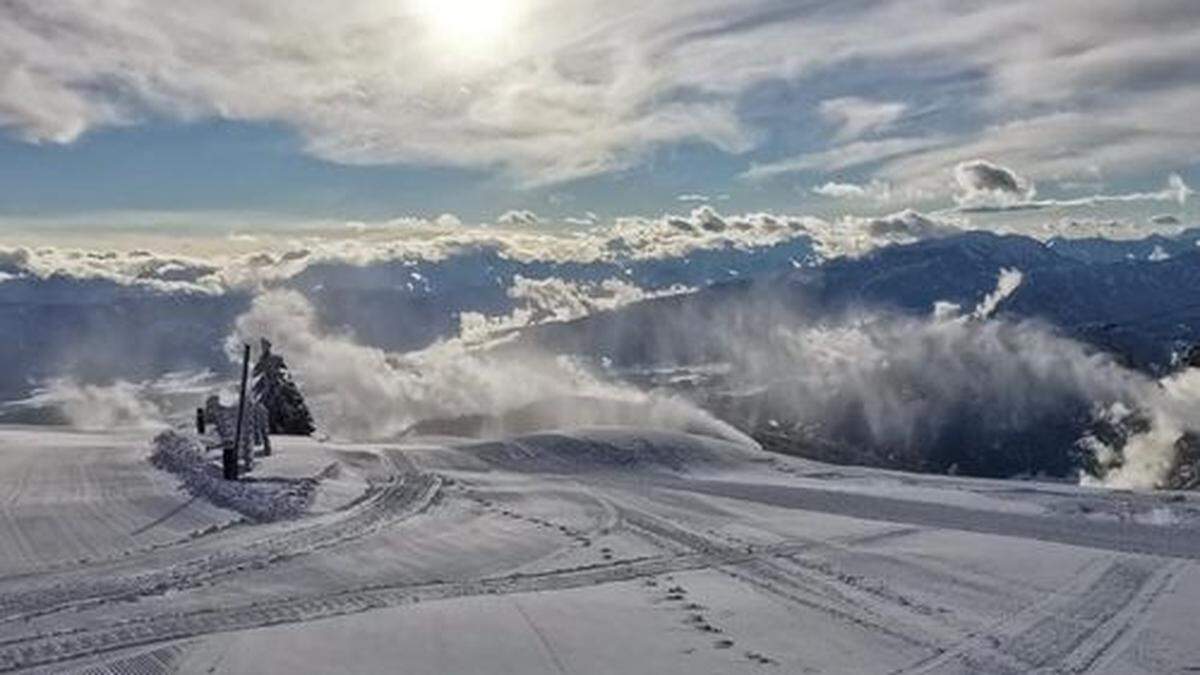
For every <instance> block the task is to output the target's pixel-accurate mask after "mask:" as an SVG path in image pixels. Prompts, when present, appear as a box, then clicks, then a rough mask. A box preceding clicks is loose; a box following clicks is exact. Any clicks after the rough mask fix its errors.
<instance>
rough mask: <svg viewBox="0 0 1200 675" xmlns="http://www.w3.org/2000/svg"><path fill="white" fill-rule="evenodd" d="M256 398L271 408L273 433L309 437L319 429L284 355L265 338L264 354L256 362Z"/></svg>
mask: <svg viewBox="0 0 1200 675" xmlns="http://www.w3.org/2000/svg"><path fill="white" fill-rule="evenodd" d="M254 398H255V399H256V400H257V401H259V402H260V403H262V404H263V405H264V406H266V408H267V421H268V424H269V427H270V432H271V433H272V434H283V435H289V436H308V435H309V434H311V433H312V432H314V431H316V426H315V425H314V424H313V419H312V414H310V413H309V412H308V405H306V404H305V403H304V397H303V396H301V395H300V389H299V388H298V387H297V386H296V383H295V382H294V381H293V380H292V375H291V373H289V372H288V367H287V364H286V363H284V362H283V357H282V356H279V355H278V354H274V353H272V352H271V343H270V342H269V341H267V340H266V339H263V340H262V354H261V355H260V356H259V357H258V363H255V364H254Z"/></svg>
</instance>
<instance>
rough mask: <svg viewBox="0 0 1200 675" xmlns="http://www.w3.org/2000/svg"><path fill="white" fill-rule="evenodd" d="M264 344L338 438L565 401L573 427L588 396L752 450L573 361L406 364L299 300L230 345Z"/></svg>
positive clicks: (263, 317)
mask: <svg viewBox="0 0 1200 675" xmlns="http://www.w3.org/2000/svg"><path fill="white" fill-rule="evenodd" d="M260 337H265V338H267V339H269V340H270V341H271V342H272V343H273V345H274V349H275V351H277V352H278V353H279V354H281V355H283V357H284V358H285V359H287V362H288V366H289V368H290V370H291V372H292V373H293V375H294V377H295V379H296V381H297V383H298V384H299V386H300V388H301V390H302V391H303V392H304V393H305V396H306V397H307V398H308V399H309V402H310V404H311V405H312V407H313V409H314V416H315V417H316V418H317V424H318V425H319V426H321V427H322V429H323V430H324V431H326V432H328V433H330V434H332V435H334V436H338V437H344V438H354V439H367V438H375V439H378V438H387V437H391V436H395V435H396V434H398V433H400V432H402V431H404V430H405V429H407V428H409V427H410V426H412V425H413V424H414V423H416V422H419V421H422V420H430V419H447V418H455V417H461V416H465V415H499V414H502V413H504V412H507V411H511V410H513V409H516V408H519V407H521V406H525V405H529V404H532V403H535V402H539V403H541V402H547V401H550V402H553V401H556V400H558V401H563V406H562V409H561V410H558V411H556V413H555V415H554V419H555V421H556V422H557V423H567V424H569V423H570V414H571V412H572V410H573V409H574V408H575V407H576V404H575V402H576V401H577V400H578V397H581V396H586V397H595V398H598V399H608V400H620V401H626V402H633V403H639V404H641V405H640V409H641V410H642V411H643V414H644V418H645V419H644V421H645V423H646V424H648V425H651V426H654V427H656V428H663V429H677V430H687V431H693V432H695V431H698V430H699V431H703V432H705V433H708V434H709V435H713V436H717V437H721V438H725V439H728V440H735V441H738V442H750V443H752V441H750V440H749V439H748V438H747V437H746V436H744V435H743V434H741V433H740V432H738V431H737V430H735V429H734V428H732V427H730V426H729V425H726V424H724V423H722V422H720V421H718V420H716V419H714V418H712V417H711V416H709V415H707V414H706V413H704V412H702V411H700V410H699V409H697V408H695V407H694V406H691V405H689V404H686V403H684V402H682V401H679V400H674V399H667V398H661V397H655V396H651V395H648V394H645V393H642V392H639V391H637V390H634V389H631V388H628V387H623V386H618V385H614V384H609V383H604V382H601V381H600V380H598V379H597V378H595V377H593V376H592V375H591V374H590V373H589V372H588V371H587V370H585V369H583V368H582V367H580V366H579V365H578V364H576V363H575V362H573V361H571V360H569V359H565V358H556V357H551V356H548V355H544V354H538V353H533V352H529V351H523V352H516V351H514V350H507V351H504V352H495V351H484V350H476V349H472V348H470V347H468V346H467V345H466V344H464V343H463V342H462V341H461V340H451V341H444V342H439V343H436V344H434V345H433V346H431V347H429V348H427V349H423V350H420V351H416V352H409V353H405V354H397V353H391V352H386V351H384V350H381V349H377V348H374V347H368V346H364V345H362V344H359V343H358V342H357V341H356V340H355V339H354V336H353V335H351V334H348V333H340V332H336V331H330V330H327V329H325V328H323V327H322V326H321V325H320V324H319V321H318V319H317V315H316V312H315V310H314V309H313V307H312V305H311V304H309V302H308V301H307V300H306V299H305V298H304V297H303V296H302V295H300V294H299V293H296V292H292V291H273V292H270V293H266V294H263V295H260V296H258V297H257V298H256V299H255V300H254V303H253V304H252V306H251V308H250V310H249V311H248V312H247V313H245V314H244V315H242V316H241V317H239V318H238V320H237V322H236V328H235V332H234V335H232V336H231V338H230V345H231V347H233V348H234V351H236V345H237V344H240V343H242V342H247V343H254V342H256V341H257V339H258V338H260ZM580 412H581V413H582V412H583V411H580Z"/></svg>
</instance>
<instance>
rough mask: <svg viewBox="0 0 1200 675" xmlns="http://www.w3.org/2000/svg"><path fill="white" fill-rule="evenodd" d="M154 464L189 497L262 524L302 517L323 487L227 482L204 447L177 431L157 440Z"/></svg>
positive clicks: (307, 481)
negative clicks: (180, 483)
mask: <svg viewBox="0 0 1200 675" xmlns="http://www.w3.org/2000/svg"><path fill="white" fill-rule="evenodd" d="M150 462H151V464H153V465H154V466H156V467H158V468H159V469H162V470H164V471H168V472H170V473H173V474H175V475H176V476H178V477H179V478H180V480H182V481H183V486H184V489H186V490H187V491H188V492H189V493H191V494H193V495H195V496H197V497H200V498H202V499H207V500H208V501H210V502H212V503H213V504H216V505H217V506H220V507H224V508H227V509H230V510H232V511H236V512H238V513H240V514H242V515H244V516H246V517H248V518H251V519H253V520H256V521H261V522H266V521H273V520H284V519H288V518H295V517H297V516H300V515H301V514H303V513H304V512H305V511H306V510H307V509H308V508H309V507H310V506H311V505H312V502H313V499H314V498H315V496H316V489H317V486H318V484H319V483H320V481H319V480H318V479H316V478H301V479H289V480H284V479H272V480H270V481H259V480H255V479H254V478H248V479H245V480H241V481H227V480H225V479H224V478H223V477H222V475H221V469H220V467H218V466H217V465H216V464H214V463H212V462H210V461H209V460H208V458H207V456H206V451H205V447H204V444H203V443H202V442H201V441H200V440H199V439H198V438H196V437H194V436H188V435H185V434H181V433H179V432H177V431H164V432H163V433H161V434H159V435H158V436H157V437H155V439H154V450H153V452H152V453H151V455H150Z"/></svg>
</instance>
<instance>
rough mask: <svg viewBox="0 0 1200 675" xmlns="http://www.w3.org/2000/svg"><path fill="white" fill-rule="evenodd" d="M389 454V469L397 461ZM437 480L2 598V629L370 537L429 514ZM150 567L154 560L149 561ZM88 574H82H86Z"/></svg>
mask: <svg viewBox="0 0 1200 675" xmlns="http://www.w3.org/2000/svg"><path fill="white" fill-rule="evenodd" d="M392 454H393V453H388V455H386V456H387V457H388V461H389V463H391V465H392V466H393V467H395V466H396V462H397V460H396V459H395V458H394V457H392V456H391V455H392ZM441 483H442V481H441V478H440V477H438V476H437V475H436V474H421V473H397V474H394V475H393V476H392V478H391V480H389V481H388V482H387V484H386V485H385V487H384V488H383V489H381V490H379V491H378V492H376V493H375V495H373V496H372V497H370V498H368V499H366V500H364V501H362V502H359V503H358V505H356V507H354V508H352V509H350V510H349V511H347V512H344V514H343V517H341V518H337V519H333V520H328V521H325V522H321V523H317V524H314V525H310V526H307V527H301V528H298V529H294V530H289V531H286V532H283V533H280V534H278V535H274V536H270V537H267V538H264V539H261V540H257V541H253V542H249V543H248V544H246V545H244V546H240V547H236V548H230V549H228V550H222V551H218V552H216V553H212V554H209V555H205V556H202V557H199V558H195V559H192V560H187V561H184V562H181V563H177V564H172V565H169V566H166V567H161V568H157V569H148V570H139V571H134V572H130V573H126V574H117V575H110V576H105V577H101V578H100V579H97V578H95V577H94V576H90V575H80V574H79V572H80V571H79V570H75V571H73V572H72V573H71V575H70V576H72V577H80V578H72V579H70V580H68V581H65V582H60V583H55V584H52V585H42V586H39V587H26V588H24V589H21V590H18V591H16V592H12V593H6V594H3V595H0V624H2V623H5V622H11V621H14V620H19V619H28V618H32V617H35V616H44V615H46V614H52V613H55V612H59V611H63V610H65V609H70V608H80V607H87V606H95V605H98V604H102V603H104V602H107V601H111V600H114V599H123V600H124V599H130V598H136V597H144V596H148V595H158V594H161V593H165V592H167V591H171V590H179V589H184V588H191V587H195V586H199V585H201V584H203V583H207V582H209V581H211V580H212V579H214V578H218V577H221V576H225V575H228V574H233V573H236V572H239V571H242V570H247V569H262V568H264V567H268V566H270V565H273V564H276V563H279V562H281V561H284V560H288V559H291V558H294V557H296V556H299V555H305V554H308V553H312V552H314V551H318V550H321V549H326V548H329V547H332V546H337V545H340V544H343V543H345V542H347V541H351V540H353V539H358V538H361V537H364V536H368V535H370V534H371V533H373V532H375V531H377V530H378V529H380V528H382V527H385V526H387V525H389V524H391V523H393V522H395V521H396V520H399V519H402V518H405V517H408V516H411V515H414V514H415V513H419V512H420V511H422V510H424V509H425V508H426V507H427V506H428V505H429V504H430V503H431V502H432V501H433V499H434V498H435V497H436V495H437V494H438V492H439V490H440V488H441ZM146 563H147V564H148V565H152V564H153V563H154V561H153V559H151V560H148V561H146ZM86 570H87V568H84V570H82V571H86Z"/></svg>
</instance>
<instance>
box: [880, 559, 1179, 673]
mask: <svg viewBox="0 0 1200 675" xmlns="http://www.w3.org/2000/svg"><path fill="white" fill-rule="evenodd" d="M1185 565H1186V563H1184V562H1181V561H1173V562H1164V561H1162V560H1160V559H1155V558H1130V557H1124V556H1121V557H1115V558H1109V559H1107V560H1105V562H1104V565H1103V567H1102V568H1101V569H1100V570H1099V573H1096V572H1092V573H1091V574H1085V575H1084V576H1083V577H1082V579H1081V580H1080V583H1079V584H1077V585H1072V586H1068V587H1067V588H1064V589H1062V590H1061V591H1059V592H1058V593H1055V594H1053V595H1052V596H1050V597H1048V598H1047V599H1046V600H1045V601H1043V602H1041V603H1038V604H1036V605H1034V606H1032V607H1029V608H1027V609H1026V610H1024V611H1022V612H1019V613H1018V614H1017V615H1015V616H1013V617H1010V618H1009V619H1008V620H1006V621H1002V622H1000V624H998V625H996V626H993V628H992V629H990V630H989V631H987V632H986V633H985V634H983V635H979V636H975V637H973V638H971V639H969V640H966V641H964V642H962V643H960V644H959V645H957V646H956V647H954V648H952V649H950V650H948V651H946V652H945V653H943V654H941V655H939V656H937V657H936V658H934V659H932V660H929V661H924V662H920V663H917V664H914V665H913V666H911V667H909V668H906V669H903V670H901V671H899V672H900V673H905V674H906V675H907V674H915V673H958V672H964V671H965V672H990V673H1014V674H1015V673H1025V672H1029V671H1031V670H1039V669H1054V670H1063V669H1064V668H1065V669H1066V671H1067V672H1079V671H1082V670H1085V669H1086V668H1087V667H1088V666H1089V665H1090V664H1092V663H1094V662H1095V661H1096V660H1097V659H1098V658H1099V657H1100V656H1101V655H1103V653H1104V652H1105V651H1106V650H1107V648H1108V646H1109V645H1111V644H1112V643H1113V641H1115V640H1116V639H1118V638H1119V637H1120V636H1121V634H1123V633H1124V632H1125V630H1127V628H1128V625H1129V624H1130V623H1131V622H1132V621H1133V618H1134V617H1135V616H1136V614H1137V612H1138V611H1146V609H1147V608H1148V604H1149V603H1152V602H1153V599H1154V598H1155V597H1157V592H1156V590H1155V589H1161V588H1163V587H1165V585H1166V584H1167V583H1168V582H1169V580H1170V579H1171V578H1172V577H1173V576H1174V575H1175V574H1177V573H1178V571H1179V569H1181V568H1182V566H1185ZM1154 579H1158V581H1157V582H1155V583H1151V582H1152V580H1154ZM1146 589H1150V590H1149V591H1147V590H1146ZM1139 597H1143V598H1146V599H1145V600H1144V601H1143V602H1140V603H1139V602H1135V601H1136V600H1137V599H1138V598H1139ZM1131 607H1133V609H1130V608H1131ZM1106 628H1108V629H1109V630H1105V629H1106Z"/></svg>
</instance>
